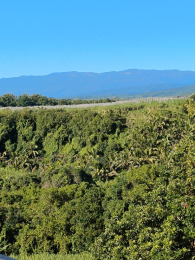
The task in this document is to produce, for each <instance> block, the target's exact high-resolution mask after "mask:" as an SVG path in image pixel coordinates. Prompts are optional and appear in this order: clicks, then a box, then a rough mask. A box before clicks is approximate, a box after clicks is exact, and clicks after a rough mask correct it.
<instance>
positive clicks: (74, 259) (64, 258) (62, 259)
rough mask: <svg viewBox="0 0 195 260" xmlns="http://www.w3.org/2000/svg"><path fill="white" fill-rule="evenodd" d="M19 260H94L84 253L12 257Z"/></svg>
mask: <svg viewBox="0 0 195 260" xmlns="http://www.w3.org/2000/svg"><path fill="white" fill-rule="evenodd" d="M11 257H13V258H14V259H17V260H46V259H47V260H78V259H79V260H92V259H94V258H92V256H91V255H89V254H87V253H82V254H79V255H70V254H69V255H49V254H40V255H32V256H11Z"/></svg>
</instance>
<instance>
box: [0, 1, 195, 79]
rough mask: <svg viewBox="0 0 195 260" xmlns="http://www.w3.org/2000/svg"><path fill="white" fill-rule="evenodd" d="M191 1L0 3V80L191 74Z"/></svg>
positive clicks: (194, 4) (194, 19)
mask: <svg viewBox="0 0 195 260" xmlns="http://www.w3.org/2000/svg"><path fill="white" fill-rule="evenodd" d="M194 11H195V1H194V0H185V1H184V0H164V1H163V0H120V1H119V0H82V1H81V0H71V1H70V0H55V1H54V0H47V1H46V0H39V1H38V0H28V1H27V0H25V1H24V0H17V1H16V0H6V1H4V0H0V78H3V77H15V76H21V75H45V74H49V73H52V72H65V71H85V72H86V71H91V72H106V71H120V70H125V69H131V68H137V69H180V70H195V33H194V28H195V15H194Z"/></svg>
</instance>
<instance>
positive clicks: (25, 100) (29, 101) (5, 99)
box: [0, 94, 117, 107]
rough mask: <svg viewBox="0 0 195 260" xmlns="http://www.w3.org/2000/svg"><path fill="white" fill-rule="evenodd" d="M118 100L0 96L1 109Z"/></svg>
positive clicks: (35, 95)
mask: <svg viewBox="0 0 195 260" xmlns="http://www.w3.org/2000/svg"><path fill="white" fill-rule="evenodd" d="M116 100H117V99H116V98H115V99H109V98H104V99H56V98H48V97H46V96H42V95H39V94H33V95H28V94H23V95H20V96H18V97H17V96H14V95H13V94H4V95H3V96H0V107H16V106H17V107H28V106H56V105H78V104H91V103H108V102H115V101H116Z"/></svg>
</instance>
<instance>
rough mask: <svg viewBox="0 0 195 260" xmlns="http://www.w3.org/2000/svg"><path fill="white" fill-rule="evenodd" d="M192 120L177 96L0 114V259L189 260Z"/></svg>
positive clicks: (193, 250) (194, 186) (190, 109)
mask: <svg viewBox="0 0 195 260" xmlns="http://www.w3.org/2000/svg"><path fill="white" fill-rule="evenodd" d="M194 115H195V103H194V101H193V100H179V99H178V100H169V101H166V102H158V101H151V102H140V103H126V104H122V105H113V106H110V107H102V108H101V107H98V108H97V107H95V108H88V109H69V110H65V109H55V110H54V109H48V110H45V109H38V110H35V109H32V110H31V109H27V108H26V109H23V110H20V111H11V110H8V109H7V110H1V111H0V188H1V189H0V223H1V226H0V245H1V246H0V249H1V247H4V249H3V251H2V253H4V254H8V255H10V254H15V255H17V254H23V255H27V254H30V255H31V254H33V253H38V254H39V253H40V254H41V253H54V254H56V253H61V254H69V253H73V254H74V253H77V254H78V253H83V252H85V251H88V252H90V253H91V254H92V255H93V256H94V258H95V259H116V260H120V259H124V260H127V259H133V260H138V259H146V260H147V259H148V260H151V259H152V260H155V259H174V260H179V259H187V260H188V259H189V260H190V259H191V260H192V259H193V258H194V257H195V246H194V245H195V240H194V230H195V215H194V206H195V196H194V194H195V177H194V176H195V171H194V165H195V151H194V147H195V131H194V129H195V116H194ZM6 245H7V247H6V248H5V246H6ZM25 259H28V258H27V257H26V258H25Z"/></svg>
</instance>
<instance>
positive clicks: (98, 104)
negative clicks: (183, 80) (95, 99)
mask: <svg viewBox="0 0 195 260" xmlns="http://www.w3.org/2000/svg"><path fill="white" fill-rule="evenodd" d="M186 98H187V97H179V98H176V97H153V98H139V99H129V100H121V101H116V102H109V103H92V104H79V105H62V106H33V107H28V108H33V109H36V108H46V109H51V108H52V109H53V108H54V109H57V108H58V109H59V108H82V107H83V108H84V107H99V106H112V105H117V104H124V103H140V102H151V101H152V100H155V101H159V102H164V101H167V100H174V99H186ZM7 108H9V109H11V110H21V109H23V108H24V107H1V108H0V110H2V109H7Z"/></svg>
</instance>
